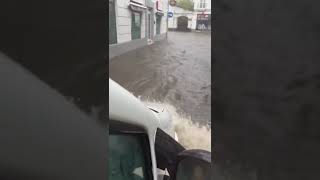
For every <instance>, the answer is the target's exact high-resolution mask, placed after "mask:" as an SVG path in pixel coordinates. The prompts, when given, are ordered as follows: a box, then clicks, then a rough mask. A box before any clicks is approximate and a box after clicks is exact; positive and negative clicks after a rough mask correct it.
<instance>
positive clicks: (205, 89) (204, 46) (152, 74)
mask: <svg viewBox="0 0 320 180" xmlns="http://www.w3.org/2000/svg"><path fill="white" fill-rule="evenodd" d="M109 72H110V78H111V79H113V80H114V81H116V82H117V83H119V84H120V85H122V86H123V87H125V88H126V89H127V90H129V91H130V92H132V93H133V94H134V95H135V96H137V97H141V99H143V100H144V99H148V100H153V101H158V102H165V103H170V104H172V105H173V106H175V108H176V109H177V111H178V112H179V113H181V114H183V115H186V116H188V117H191V120H192V121H194V122H198V123H199V124H202V125H205V124H211V110H210V109H211V34H210V33H208V32H207V33H203V32H169V33H168V39H167V40H163V41H161V42H156V43H154V44H152V45H149V46H146V47H144V48H141V49H138V50H135V51H131V52H128V53H126V54H123V55H121V56H118V57H115V58H113V59H111V60H110V64H109Z"/></svg>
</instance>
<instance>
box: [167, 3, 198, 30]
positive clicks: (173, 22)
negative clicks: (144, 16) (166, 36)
mask: <svg viewBox="0 0 320 180" xmlns="http://www.w3.org/2000/svg"><path fill="white" fill-rule="evenodd" d="M169 9H170V10H172V12H173V17H171V18H169V23H168V25H169V28H174V29H175V28H177V22H178V17H180V16H186V17H188V28H190V29H195V27H196V25H195V23H196V22H195V21H194V19H195V18H194V14H193V12H192V11H188V10H184V9H182V8H179V7H171V6H170V8H169ZM193 27H194V28H193Z"/></svg>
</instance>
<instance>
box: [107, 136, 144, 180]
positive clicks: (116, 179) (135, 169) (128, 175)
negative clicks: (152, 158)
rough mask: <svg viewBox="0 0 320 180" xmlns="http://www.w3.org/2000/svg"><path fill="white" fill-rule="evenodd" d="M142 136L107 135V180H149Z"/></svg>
mask: <svg viewBox="0 0 320 180" xmlns="http://www.w3.org/2000/svg"><path fill="white" fill-rule="evenodd" d="M143 141H144V140H143V136H140V135H131V134H110V135H109V180H144V179H149V178H148V174H147V171H146V164H147V162H148V160H147V159H146V150H145V147H144V142H143Z"/></svg>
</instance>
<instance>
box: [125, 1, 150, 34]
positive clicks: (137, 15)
mask: <svg viewBox="0 0 320 180" xmlns="http://www.w3.org/2000/svg"><path fill="white" fill-rule="evenodd" d="M129 9H130V10H131V40H135V39H141V29H142V28H143V27H142V25H141V23H142V18H143V12H144V11H145V10H146V9H147V7H146V6H144V5H143V4H142V2H140V0H135V1H133V0H131V1H130V3H129Z"/></svg>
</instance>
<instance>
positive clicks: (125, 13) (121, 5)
mask: <svg viewBox="0 0 320 180" xmlns="http://www.w3.org/2000/svg"><path fill="white" fill-rule="evenodd" d="M129 1H130V0H116V4H117V5H116V17H117V19H116V24H117V40H118V42H117V43H123V42H128V41H131V13H132V11H131V10H130V9H129V7H128V4H129ZM135 1H137V2H139V1H141V2H142V0H135ZM143 4H144V1H143ZM145 14H146V13H145V12H143V13H142V14H141V38H144V37H145V36H146V28H145V26H146V22H145V21H146V19H145Z"/></svg>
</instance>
